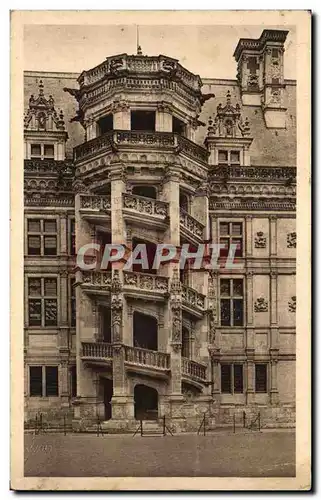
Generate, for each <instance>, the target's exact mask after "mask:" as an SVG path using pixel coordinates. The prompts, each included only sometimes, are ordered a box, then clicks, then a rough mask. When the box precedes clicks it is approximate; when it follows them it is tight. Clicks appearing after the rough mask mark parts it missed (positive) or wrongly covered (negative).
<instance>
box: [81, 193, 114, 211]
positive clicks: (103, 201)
mask: <svg viewBox="0 0 321 500" xmlns="http://www.w3.org/2000/svg"><path fill="white" fill-rule="evenodd" d="M80 208H81V209H84V210H95V211H96V210H102V211H106V210H111V197H110V196H107V195H100V194H96V195H91V194H81V195H80Z"/></svg>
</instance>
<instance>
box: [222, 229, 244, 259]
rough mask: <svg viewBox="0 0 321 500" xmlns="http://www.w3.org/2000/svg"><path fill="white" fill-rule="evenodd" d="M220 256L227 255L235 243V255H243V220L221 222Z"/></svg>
mask: <svg viewBox="0 0 321 500" xmlns="http://www.w3.org/2000/svg"><path fill="white" fill-rule="evenodd" d="M220 244H221V245H224V247H223V248H221V250H220V257H227V256H228V253H229V250H230V246H231V245H232V244H233V245H234V246H233V248H234V256H235V257H242V256H243V224H242V222H220Z"/></svg>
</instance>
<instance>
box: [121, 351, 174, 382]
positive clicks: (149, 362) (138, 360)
mask: <svg viewBox="0 0 321 500" xmlns="http://www.w3.org/2000/svg"><path fill="white" fill-rule="evenodd" d="M125 363H126V365H127V370H129V371H131V370H132V368H133V367H132V368H131V366H132V365H135V370H134V371H137V366H139V367H140V368H141V370H140V371H142V372H144V371H145V369H146V368H147V369H153V370H156V371H160V372H162V374H163V375H164V374H166V373H167V372H168V371H169V370H170V355H169V354H167V353H164V352H158V351H150V350H149V349H142V348H140V347H130V346H125Z"/></svg>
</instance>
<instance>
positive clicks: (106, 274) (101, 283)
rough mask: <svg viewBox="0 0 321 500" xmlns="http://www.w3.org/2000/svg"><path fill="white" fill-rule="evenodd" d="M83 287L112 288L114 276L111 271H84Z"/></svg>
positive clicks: (82, 273)
mask: <svg viewBox="0 0 321 500" xmlns="http://www.w3.org/2000/svg"><path fill="white" fill-rule="evenodd" d="M81 275H82V286H84V287H100V288H102V289H105V288H110V287H111V281H112V276H111V272H110V271H82V272H81Z"/></svg>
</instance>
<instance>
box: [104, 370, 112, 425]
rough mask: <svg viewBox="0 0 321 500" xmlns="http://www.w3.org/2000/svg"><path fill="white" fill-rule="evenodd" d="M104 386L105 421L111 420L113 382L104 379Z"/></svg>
mask: <svg viewBox="0 0 321 500" xmlns="http://www.w3.org/2000/svg"><path fill="white" fill-rule="evenodd" d="M103 384H104V405H105V420H109V419H110V418H111V398H112V397H113V381H112V380H110V379H108V378H105V379H104V380H103Z"/></svg>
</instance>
